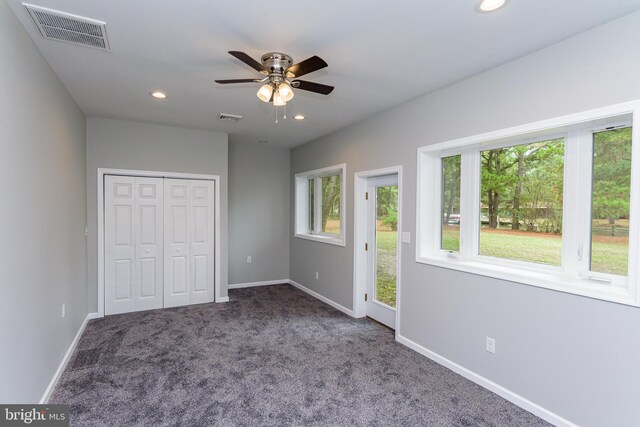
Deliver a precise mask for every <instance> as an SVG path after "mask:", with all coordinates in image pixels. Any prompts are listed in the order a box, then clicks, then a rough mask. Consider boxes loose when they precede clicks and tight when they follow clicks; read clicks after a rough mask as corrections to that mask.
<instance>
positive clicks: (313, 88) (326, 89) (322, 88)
mask: <svg viewBox="0 0 640 427" xmlns="http://www.w3.org/2000/svg"><path fill="white" fill-rule="evenodd" d="M291 86H292V87H294V88H297V89H302V90H308V91H309V92H315V93H321V94H323V95H329V94H330V93H331V92H333V89H334V88H333V86H329V85H323V84H320V83H314V82H307V81H305V80H294V81H292V82H291Z"/></svg>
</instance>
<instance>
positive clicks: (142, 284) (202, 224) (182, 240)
mask: <svg viewBox="0 0 640 427" xmlns="http://www.w3.org/2000/svg"><path fill="white" fill-rule="evenodd" d="M213 184H214V183H213V181H205V180H188V179H168V178H148V177H134V176H119V175H106V176H105V177H104V254H105V257H104V269H105V270H104V278H105V314H107V315H108V314H118V313H126V312H132V311H140V310H150V309H155V308H163V307H176V306H181V305H188V304H199V303H205V302H213V300H214V230H215V227H214V212H215V209H214V200H215V198H214V185H213Z"/></svg>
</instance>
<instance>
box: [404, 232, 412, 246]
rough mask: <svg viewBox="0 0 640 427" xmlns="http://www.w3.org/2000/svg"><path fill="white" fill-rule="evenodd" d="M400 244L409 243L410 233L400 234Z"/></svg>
mask: <svg viewBox="0 0 640 427" xmlns="http://www.w3.org/2000/svg"><path fill="white" fill-rule="evenodd" d="M402 243H411V233H410V232H408V231H403V232H402Z"/></svg>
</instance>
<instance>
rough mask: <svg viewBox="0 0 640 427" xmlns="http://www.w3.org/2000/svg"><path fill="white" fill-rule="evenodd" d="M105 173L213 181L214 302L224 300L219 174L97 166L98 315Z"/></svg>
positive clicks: (101, 291) (101, 311)
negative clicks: (221, 284) (221, 275)
mask: <svg viewBox="0 0 640 427" xmlns="http://www.w3.org/2000/svg"><path fill="white" fill-rule="evenodd" d="M105 175H120V176H134V177H146V178H174V179H191V180H201V181H213V182H214V187H215V196H214V203H215V209H214V218H213V224H214V233H215V236H214V245H213V246H214V249H213V250H214V268H215V273H214V283H213V289H214V292H213V294H214V302H225V301H226V299H224V298H222V297H221V295H220V268H221V266H220V175H205V174H196V173H180V172H159V171H145V170H130V169H109V168H98V189H97V190H98V191H97V193H98V317H104V304H105V301H104V291H105V290H104V287H105V282H104V253H105V251H104V177H105Z"/></svg>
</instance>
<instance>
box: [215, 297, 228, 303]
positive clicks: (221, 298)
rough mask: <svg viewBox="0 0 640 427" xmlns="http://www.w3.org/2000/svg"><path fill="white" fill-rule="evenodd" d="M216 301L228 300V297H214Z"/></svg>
mask: <svg viewBox="0 0 640 427" xmlns="http://www.w3.org/2000/svg"><path fill="white" fill-rule="evenodd" d="M218 302H229V297H218V298H216V303H218Z"/></svg>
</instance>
